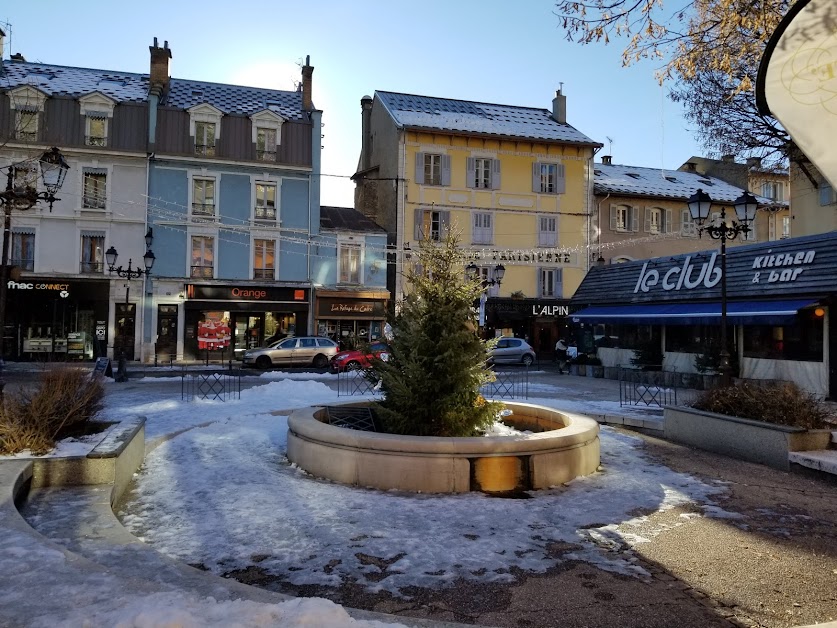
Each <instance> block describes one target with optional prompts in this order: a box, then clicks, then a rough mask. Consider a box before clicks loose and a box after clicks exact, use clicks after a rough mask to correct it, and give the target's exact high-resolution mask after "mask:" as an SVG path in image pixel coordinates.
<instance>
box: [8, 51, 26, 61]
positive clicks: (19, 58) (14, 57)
mask: <svg viewBox="0 0 837 628" xmlns="http://www.w3.org/2000/svg"><path fill="white" fill-rule="evenodd" d="M9 58H10V59H11V60H12V61H19V62H20V63H26V59H25V58H24V57H23V55H22V54H20V53H19V52H16V53H14V54H13V55H12V56H11V57H9Z"/></svg>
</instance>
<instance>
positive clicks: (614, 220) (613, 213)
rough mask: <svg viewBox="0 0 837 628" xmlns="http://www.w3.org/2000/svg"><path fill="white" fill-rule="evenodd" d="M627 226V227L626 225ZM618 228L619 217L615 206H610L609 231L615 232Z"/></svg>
mask: <svg viewBox="0 0 837 628" xmlns="http://www.w3.org/2000/svg"><path fill="white" fill-rule="evenodd" d="M626 226H627V225H626ZM618 228H619V216H618V213H617V207H616V205H611V206H610V230H611V231H616V230H617V229H618Z"/></svg>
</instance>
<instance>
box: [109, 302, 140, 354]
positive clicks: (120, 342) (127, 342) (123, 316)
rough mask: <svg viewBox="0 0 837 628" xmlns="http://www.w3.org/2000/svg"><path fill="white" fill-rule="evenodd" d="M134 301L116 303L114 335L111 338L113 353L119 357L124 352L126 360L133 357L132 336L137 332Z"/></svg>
mask: <svg viewBox="0 0 837 628" xmlns="http://www.w3.org/2000/svg"><path fill="white" fill-rule="evenodd" d="M136 320H137V305H136V303H117V304H116V337H115V338H114V340H113V355H114V357H116V358H119V356H120V355H122V354H124V355H125V359H126V360H133V359H134V338H135V337H136V332H137V323H136Z"/></svg>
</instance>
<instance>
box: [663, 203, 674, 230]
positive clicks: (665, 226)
mask: <svg viewBox="0 0 837 628" xmlns="http://www.w3.org/2000/svg"><path fill="white" fill-rule="evenodd" d="M671 220H672V219H671V210H670V209H667V210H666V220H665V223H664V224H663V231H664V232H665V233H671Z"/></svg>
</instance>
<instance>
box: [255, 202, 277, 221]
mask: <svg viewBox="0 0 837 628" xmlns="http://www.w3.org/2000/svg"><path fill="white" fill-rule="evenodd" d="M255 217H256V220H270V221H275V220H276V208H275V207H264V206H259V205H257V206H256V211H255Z"/></svg>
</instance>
